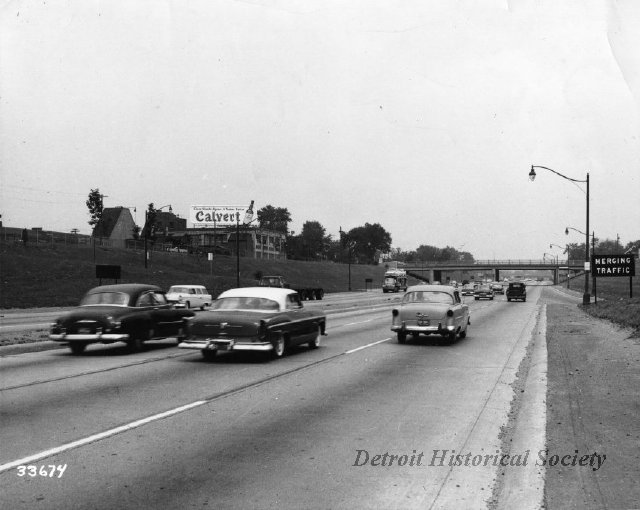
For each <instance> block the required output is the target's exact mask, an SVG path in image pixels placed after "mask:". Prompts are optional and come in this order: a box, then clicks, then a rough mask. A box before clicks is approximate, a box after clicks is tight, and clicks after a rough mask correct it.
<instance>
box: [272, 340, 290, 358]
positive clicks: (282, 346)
mask: <svg viewBox="0 0 640 510" xmlns="http://www.w3.org/2000/svg"><path fill="white" fill-rule="evenodd" d="M286 349H287V342H286V341H285V339H284V335H283V334H279V335H278V336H277V338H276V339H275V340H274V341H273V350H272V351H271V356H272V357H273V358H282V357H283V356H284V352H285V351H286Z"/></svg>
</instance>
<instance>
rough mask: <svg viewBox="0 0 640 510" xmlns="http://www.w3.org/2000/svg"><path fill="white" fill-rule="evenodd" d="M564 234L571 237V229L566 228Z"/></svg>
mask: <svg viewBox="0 0 640 510" xmlns="http://www.w3.org/2000/svg"><path fill="white" fill-rule="evenodd" d="M564 233H565V235H569V227H566V228H565V229H564Z"/></svg>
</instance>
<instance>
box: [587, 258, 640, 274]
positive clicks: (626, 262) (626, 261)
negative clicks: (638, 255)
mask: <svg viewBox="0 0 640 510" xmlns="http://www.w3.org/2000/svg"><path fill="white" fill-rule="evenodd" d="M591 271H592V272H593V276H597V277H602V276H635V275H636V265H635V258H634V256H633V254H628V253H625V254H622V255H591Z"/></svg>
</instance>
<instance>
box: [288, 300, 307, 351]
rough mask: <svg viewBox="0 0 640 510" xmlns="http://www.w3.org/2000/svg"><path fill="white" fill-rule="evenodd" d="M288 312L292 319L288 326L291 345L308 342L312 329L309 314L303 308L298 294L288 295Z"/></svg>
mask: <svg viewBox="0 0 640 510" xmlns="http://www.w3.org/2000/svg"><path fill="white" fill-rule="evenodd" d="M286 311H287V315H289V317H290V318H291V321H290V323H289V326H288V329H289V341H290V343H292V344H299V343H303V342H305V341H307V339H308V336H309V329H310V326H309V321H308V312H307V311H306V310H305V309H304V308H303V306H302V301H301V300H300V295H299V294H298V293H297V292H292V293H291V294H288V295H287V299H286Z"/></svg>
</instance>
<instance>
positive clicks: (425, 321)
mask: <svg viewBox="0 0 640 510" xmlns="http://www.w3.org/2000/svg"><path fill="white" fill-rule="evenodd" d="M430 324H431V321H429V320H426V319H422V320H419V321H418V326H429V325H430Z"/></svg>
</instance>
